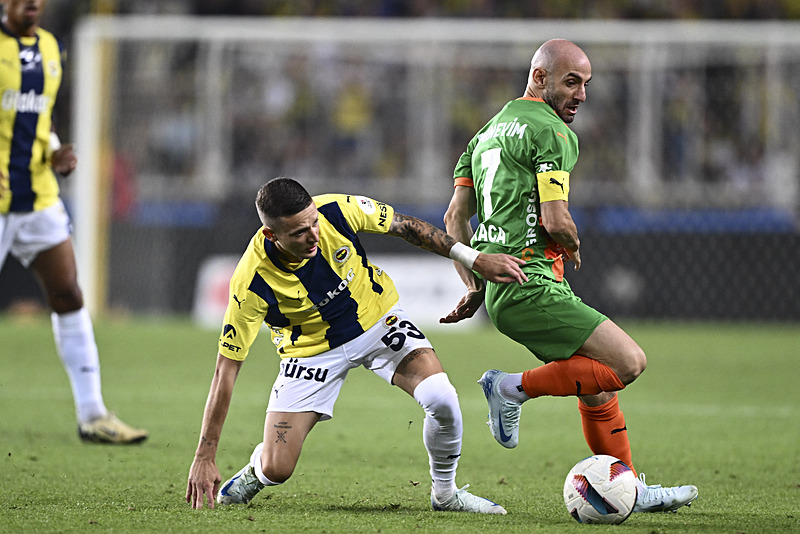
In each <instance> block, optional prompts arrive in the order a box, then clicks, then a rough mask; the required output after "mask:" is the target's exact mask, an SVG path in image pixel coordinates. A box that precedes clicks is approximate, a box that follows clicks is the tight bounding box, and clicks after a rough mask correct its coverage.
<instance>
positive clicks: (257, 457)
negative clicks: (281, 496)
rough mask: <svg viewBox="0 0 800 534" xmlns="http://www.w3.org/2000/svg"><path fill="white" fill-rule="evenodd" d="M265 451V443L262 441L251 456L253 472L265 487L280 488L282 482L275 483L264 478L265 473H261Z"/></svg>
mask: <svg viewBox="0 0 800 534" xmlns="http://www.w3.org/2000/svg"><path fill="white" fill-rule="evenodd" d="M263 449H264V442H263V441H262V442H261V443H259V444H258V445H256V448H255V449H254V450H253V454H252V455H251V456H250V465H252V466H253V471H254V472H255V474H256V478H257V479H258V481H259V482H261V483H262V484H264V485H265V486H279V485H281V484H282V482H273V481H271V480H270V479H268V478H267V477H265V476H264V473H263V472H262V471H261V451H262V450H263Z"/></svg>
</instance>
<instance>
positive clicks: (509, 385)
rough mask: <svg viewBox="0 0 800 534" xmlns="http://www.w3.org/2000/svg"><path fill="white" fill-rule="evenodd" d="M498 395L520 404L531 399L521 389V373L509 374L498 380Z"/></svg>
mask: <svg viewBox="0 0 800 534" xmlns="http://www.w3.org/2000/svg"><path fill="white" fill-rule="evenodd" d="M500 395H502V396H503V397H504V398H505V399H506V400H510V401H514V402H518V403H520V404H522V403H523V402H525V401H527V400H531V398H530V397H529V396H528V394H527V393H525V390H524V389H522V373H514V374H509V375H508V376H507V377H505V378H504V379H503V381H502V382H500Z"/></svg>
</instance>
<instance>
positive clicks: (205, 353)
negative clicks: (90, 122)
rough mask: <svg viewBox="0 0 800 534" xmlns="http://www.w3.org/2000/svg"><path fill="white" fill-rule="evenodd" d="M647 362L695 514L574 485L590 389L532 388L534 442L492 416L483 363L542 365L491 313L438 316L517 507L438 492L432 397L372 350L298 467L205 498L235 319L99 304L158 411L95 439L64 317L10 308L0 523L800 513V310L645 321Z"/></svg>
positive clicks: (267, 377) (679, 521) (56, 528)
mask: <svg viewBox="0 0 800 534" xmlns="http://www.w3.org/2000/svg"><path fill="white" fill-rule="evenodd" d="M623 326H624V327H626V329H627V330H628V331H629V332H630V333H631V334H632V335H633V337H634V338H635V339H636V340H637V341H638V342H639V343H640V344H641V345H642V347H643V348H644V349H645V351H646V352H647V354H648V358H649V365H648V369H647V371H646V372H645V373H644V374H643V375H642V376H641V377H640V378H639V379H638V380H637V381H636V382H635V383H634V384H632V385H631V386H630V387H629V388H628V389H626V390H625V391H623V392H622V393H621V395H620V399H621V406H622V408H623V410H624V412H625V415H626V422H627V425H628V429H629V435H630V439H631V443H632V446H633V452H634V462H635V464H636V468H637V470H639V471H644V472H645V473H647V476H648V482H650V483H651V484H652V483H662V484H665V485H667V484H668V485H673V484H680V483H692V484H696V485H697V486H698V487H699V488H700V499H699V500H698V501H697V503H696V504H695V505H694V506H693V507H692V508H690V509H686V508H684V509H682V510H681V511H680V512H679V513H677V514H636V515H634V516H632V517H631V518H630V519H629V520H628V521H627V522H625V523H624V524H623V525H621V526H617V527H614V526H584V525H579V524H577V523H575V522H574V521H573V520H572V519H571V518H570V517H569V516H568V515H567V513H566V510H565V508H564V505H563V501H562V496H561V489H562V486H563V482H564V476H566V473H567V471H568V470H569V469H570V468H571V467H572V465H573V464H574V463H575V462H577V461H578V460H580V459H581V458H583V457H585V456H587V455H588V454H589V451H588V450H587V448H586V445H585V443H584V441H583V437H582V434H581V430H580V420H579V417H578V414H577V409H576V402H577V401H576V400H575V399H572V398H567V399H560V398H544V399H538V400H535V401H533V402H531V403H528V404H526V405H525V407H524V409H523V415H522V426H521V436H520V445H519V446H518V447H517V448H516V449H514V450H506V449H503V448H502V447H500V446H499V445H497V444H496V443H495V442H494V440H493V439H492V437H491V435H490V433H489V432H488V430H487V429H486V427H485V424H484V422H485V417H486V415H485V413H486V408H485V401H484V399H483V395H482V394H481V391H480V388H479V387H478V386H477V385H476V384H475V381H476V380H477V378H478V377H479V376H480V374H481V373H482V372H483V371H484V370H486V369H488V368H491V367H497V368H501V369H504V370H508V371H521V370H524V369H526V368H528V367H533V366H535V365H538V362H537V361H535V360H534V359H533V358H532V357H531V356H529V355H527V354H526V352H525V351H524V350H523V349H522V348H521V347H519V346H517V345H515V344H514V343H513V342H511V341H508V340H507V339H505V338H503V337H502V336H501V335H500V334H498V333H497V332H495V331H494V330H493V329H492V328H491V327H488V326H476V328H474V329H459V330H457V331H452V330H451V331H448V330H446V329H444V330H432V331H429V332H428V335H429V337H430V338H431V340H432V341H433V343H434V345H435V347H436V349H437V352H438V354H439V356H440V358H441V360H442V361H443V363H444V365H445V368H446V369H447V371H448V374H449V375H450V379H451V381H452V382H453V384H454V385H455V386H456V389H457V390H458V391H459V395H460V401H461V408H462V412H463V414H464V447H463V456H462V459H461V461H460V464H459V471H458V483H459V485H463V484H466V483H469V484H470V485H471V488H470V490H471V491H473V492H475V493H476V494H478V495H481V496H486V497H488V498H491V499H492V500H494V501H496V502H498V503H500V504H502V505H503V506H504V507H505V508H506V509H508V511H509V514H508V515H507V516H503V517H498V516H491V517H490V516H482V515H477V514H453V513H433V512H431V511H430V502H429V493H430V483H429V478H428V466H427V457H426V454H425V450H424V448H423V445H422V440H421V418H422V412H421V409H420V408H419V406H417V404H416V403H415V402H414V401H413V400H412V399H411V398H409V397H407V396H406V395H405V394H404V393H403V392H401V391H400V390H398V389H397V388H391V387H389V386H388V385H387V384H385V383H384V382H383V381H382V380H380V379H378V378H377V377H375V376H374V375H372V374H371V373H369V372H367V371H364V370H363V369H357V370H355V371H354V372H352V373H351V375H350V377H349V379H348V382H347V383H346V384H345V386H344V388H343V390H342V394H341V396H340V398H339V401H338V403H337V405H336V411H335V414H334V419H333V420H332V421H329V422H325V423H321V424H319V425H317V427H316V428H315V429H314V430H313V431H312V432H311V434H310V435H309V438H308V440H307V441H306V445H305V447H304V451H303V455H302V456H301V458H300V463H299V465H298V468H297V470H296V472H295V474H294V476H293V477H292V478H291V479H290V480H289V481H288V482H287V483H286V484H284V485H282V486H278V487H275V488H268V489H267V490H264V491H263V492H262V493H261V494H260V495H259V496H258V497H256V498H255V499H254V500H253V501H252V502H251V503H250V504H248V505H246V506H235V507H228V508H217V509H215V510H207V509H204V510H201V511H194V510H191V509H190V508H189V506H188V505H187V504H186V503H185V502H184V494H185V489H186V475H187V472H188V469H189V465H190V463H191V460H192V456H193V453H194V449H195V446H196V443H197V436H198V431H199V427H200V419H201V415H202V411H203V406H204V403H205V399H206V394H207V392H208V387H209V384H210V380H211V373H212V371H213V367H214V360H215V356H216V349H215V345H216V339H217V332H213V331H211V332H210V331H207V330H201V329H198V328H196V327H195V326H193V325H192V324H191V323H190V322H188V321H186V320H181V319H128V320H117V321H98V322H97V324H96V336H97V341H98V345H99V347H100V350H101V362H102V372H103V390H104V396H105V400H106V404H107V405H108V406H109V408H110V409H112V410H115V411H117V413H118V415H119V416H120V417H121V418H122V419H123V420H125V421H127V422H129V423H131V424H134V425H140V426H143V427H146V428H147V429H148V430H149V431H150V439H149V440H148V441H147V442H145V443H144V444H142V445H139V446H129V447H113V446H105V445H86V444H82V443H81V442H80V441H79V440H78V438H77V432H76V427H75V423H74V413H73V407H72V399H71V395H70V392H69V384H68V381H67V378H66V375H65V373H64V371H63V368H62V367H61V364H60V362H59V361H58V358H57V357H56V355H55V351H54V347H53V341H52V336H51V333H50V326H49V321H48V320H47V318H46V317H41V316H33V317H22V318H12V317H9V316H5V317H2V316H0V332H2V345H1V346H0V363H1V364H2V373H0V413H2V432H1V434H0V436H1V437H0V454H2V458H1V459H0V463H1V464H2V468H0V532H112V531H113V532H156V531H158V532H199V531H204V530H210V531H213V530H211V529H216V530H219V531H225V532H268V531H273V530H280V531H282V532H301V531H302V532H330V533H333V532H384V533H385V532H407V531H417V532H436V533H440V532H441V533H450V532H452V533H463V532H485V531H487V530H497V531H500V530H502V531H504V532H547V533H550V532H556V533H558V532H566V533H569V532H586V531H587V529H589V530H592V531H597V532H600V531H604V530H606V529H620V531H624V532H631V533H648V534H650V533H678V532H686V531H691V532H700V533H703V532H709V533H710V532H729V533H760V532H797V531H800V453H799V452H798V450H800V449H798V444H800V408H798V401H800V393H799V390H798V388H797V385H796V383H797V377H798V371H800V361H798V359H797V356H796V347H797V346H798V345H800V328H799V327H798V326H796V325H751V324H734V325H719V324H715V325H708V324H700V325H689V324H674V323H652V324H644V323H630V324H624V325H623ZM267 337H268V336H266V335H262V336H261V337H260V339H259V340H258V341H257V343H256V346H255V347H254V349H253V351H252V352H251V357H250V358H249V359H248V361H247V362H246V364H245V366H244V368H243V371H242V373H241V375H240V377H239V381H238V383H237V387H236V392H235V394H234V400H233V403H232V407H231V411H230V413H229V416H228V420H227V422H226V425H225V429H224V432H223V438H222V444H221V447H220V451H219V454H218V458H217V460H218V465H219V467H220V470H221V472H222V476H223V478H227V477H230V476H231V475H232V474H233V473H234V472H235V471H237V470H238V469H239V468H240V467H241V466H242V465H243V464H244V462H245V461H246V460H247V458H248V457H249V454H250V452H251V451H252V448H253V446H254V445H255V443H256V442H258V441H260V439H261V432H262V426H263V416H264V408H265V405H266V398H267V393H268V391H269V386H270V385H271V384H272V380H273V379H274V375H275V373H276V371H277V365H278V359H277V357H276V356H275V355H274V351H273V349H272V348H271V347H270V346H269V341H268V339H267Z"/></svg>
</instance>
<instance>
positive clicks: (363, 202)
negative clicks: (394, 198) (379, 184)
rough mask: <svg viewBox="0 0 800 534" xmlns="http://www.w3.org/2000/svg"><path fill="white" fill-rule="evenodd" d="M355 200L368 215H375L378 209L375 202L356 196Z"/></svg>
mask: <svg viewBox="0 0 800 534" xmlns="http://www.w3.org/2000/svg"><path fill="white" fill-rule="evenodd" d="M355 199H356V202H358V207H359V208H361V211H363V212H364V213H366V214H367V215H372V214H373V213H375V210H376V209H377V208H376V207H375V202H373V201H372V199H370V198H367V197H361V196H356V197H355Z"/></svg>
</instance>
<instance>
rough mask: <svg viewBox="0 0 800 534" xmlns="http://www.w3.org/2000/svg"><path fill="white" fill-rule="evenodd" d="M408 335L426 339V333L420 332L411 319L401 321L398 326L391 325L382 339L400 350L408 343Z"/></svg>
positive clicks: (391, 346) (393, 348)
mask: <svg viewBox="0 0 800 534" xmlns="http://www.w3.org/2000/svg"><path fill="white" fill-rule="evenodd" d="M401 329H402V330H401ZM403 330H404V331H403ZM406 337H411V338H414V339H425V334H423V333H422V332H420V331H419V329H418V328H417V327H416V326H414V324H413V323H412V322H411V321H400V322H399V323H398V325H397V326H393V327H391V328H390V329H389V331H388V332H386V334H385V335H384V336H383V337H382V338H381V341H383V344H384V345H386V346H387V347H389V348H390V349H392V350H393V351H398V350H400V349H401V348H403V345H405V344H406Z"/></svg>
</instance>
